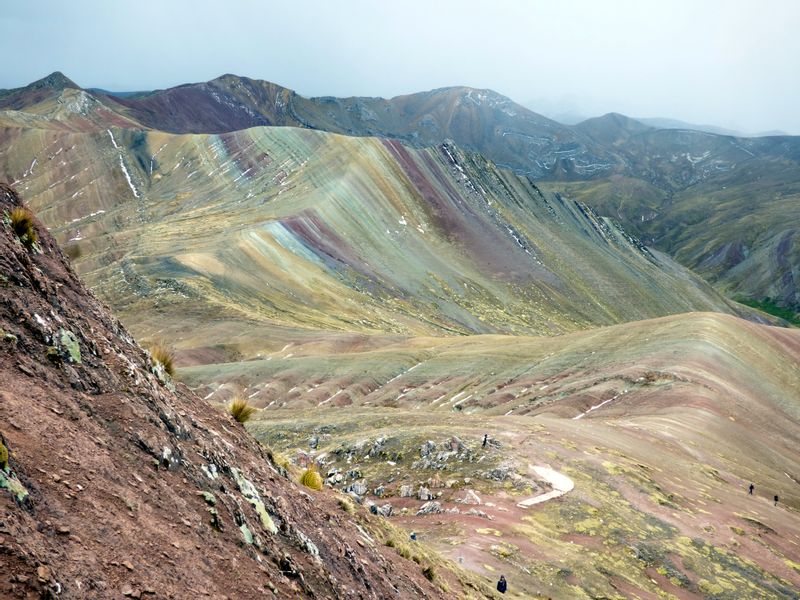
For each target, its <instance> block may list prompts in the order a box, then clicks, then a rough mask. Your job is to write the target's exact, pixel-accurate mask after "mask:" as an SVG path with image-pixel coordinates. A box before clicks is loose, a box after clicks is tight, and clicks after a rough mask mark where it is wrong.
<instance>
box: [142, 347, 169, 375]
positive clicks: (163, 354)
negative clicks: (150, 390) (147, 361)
mask: <svg viewBox="0 0 800 600" xmlns="http://www.w3.org/2000/svg"><path fill="white" fill-rule="evenodd" d="M148 350H149V351H150V357H151V358H152V359H153V362H154V363H157V364H159V365H161V367H162V368H163V369H164V372H165V373H166V374H167V375H169V376H170V377H175V354H174V353H173V352H172V349H171V348H169V347H168V346H167V345H166V344H163V343H161V342H158V343H155V344H152V345H151V346H149V347H148Z"/></svg>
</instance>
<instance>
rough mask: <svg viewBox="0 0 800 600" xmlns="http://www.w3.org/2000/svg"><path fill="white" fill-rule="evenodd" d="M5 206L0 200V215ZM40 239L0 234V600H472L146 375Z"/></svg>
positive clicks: (5, 192) (149, 370) (159, 378)
mask: <svg viewBox="0 0 800 600" xmlns="http://www.w3.org/2000/svg"><path fill="white" fill-rule="evenodd" d="M18 202H19V201H18V198H17V197H16V195H15V194H14V193H13V192H11V191H10V190H9V189H8V188H6V187H3V188H2V190H0V213H2V214H6V213H7V212H8V211H9V210H10V209H11V208H12V207H14V206H15V205H17V204H18ZM36 230H37V232H38V234H39V242H38V244H37V246H36V247H35V248H34V249H33V250H28V249H27V248H26V247H25V246H23V244H21V243H20V242H19V240H18V239H17V238H16V236H15V235H14V234H13V233H12V232H11V230H10V228H9V227H8V226H7V225H6V224H3V225H2V226H0V249H2V251H0V328H1V329H2V332H1V333H0V344H1V346H0V397H1V398H2V401H1V402H0V434H1V435H2V439H3V444H4V446H3V448H6V449H7V450H8V452H9V457H10V459H9V462H8V467H7V468H6V469H3V470H2V473H0V488H2V489H0V556H2V564H3V568H2V572H0V596H2V597H4V598H7V597H33V595H35V594H37V593H38V594H40V595H41V596H42V597H59V598H118V597H123V596H129V597H135V598H138V597H144V598H147V597H156V598H188V597H202V596H209V597H214V598H253V597H256V596H258V597H261V596H262V595H264V594H266V595H267V596H269V597H279V598H287V597H290V596H291V597H295V596H303V597H315V598H412V597H426V596H427V597H452V593H457V594H467V595H468V592H469V590H467V591H452V590H460V583H459V581H458V578H454V577H451V576H449V575H448V573H447V572H446V571H445V570H442V569H440V570H439V574H440V578H439V580H438V582H439V583H438V584H437V585H434V584H431V582H430V581H428V579H426V578H425V577H424V576H423V573H422V569H421V567H420V565H418V564H416V563H415V562H412V561H410V560H406V559H404V558H402V557H400V556H397V555H396V554H395V553H394V552H392V551H390V550H389V549H388V548H385V547H384V546H382V544H381V541H382V540H381V536H382V535H384V534H385V532H384V530H383V529H381V524H380V522H379V518H378V517H374V518H372V517H370V516H369V515H367V514H361V513H358V514H356V515H355V516H352V517H351V516H350V515H348V514H347V513H345V512H343V510H342V508H341V507H340V506H339V505H338V504H337V501H336V500H335V499H334V498H333V497H331V495H330V494H328V493H315V492H312V491H310V490H301V489H299V488H298V487H297V486H296V485H294V484H292V483H290V482H289V481H288V480H287V479H286V478H285V477H284V474H285V472H282V470H281V468H280V467H277V466H275V465H274V464H273V463H272V462H271V460H270V458H269V456H268V454H267V452H265V450H264V449H263V448H262V447H261V446H259V445H258V444H257V443H256V442H255V441H254V440H253V439H252V438H250V436H248V434H247V433H246V432H245V431H244V430H243V428H242V427H241V426H240V425H238V424H237V423H236V422H234V421H233V420H232V419H230V418H229V417H228V416H227V415H225V414H223V413H219V412H217V411H215V410H213V409H212V408H211V407H210V406H208V405H207V404H206V403H204V402H202V401H201V400H200V399H199V398H197V397H196V396H194V395H193V394H192V393H191V392H190V391H188V389H187V388H186V387H185V386H183V385H181V384H178V385H177V386H175V385H174V384H173V383H172V382H171V381H170V380H169V379H168V378H167V377H165V376H164V374H163V372H162V371H160V370H159V369H154V368H153V363H152V362H151V360H150V359H149V357H148V355H147V354H146V353H145V352H144V351H143V350H142V349H141V348H140V347H139V346H137V345H136V343H135V342H134V341H133V339H132V338H131V337H130V335H129V334H128V333H127V332H126V330H125V328H124V327H123V326H122V325H121V324H120V323H119V322H118V321H117V320H116V319H115V318H113V317H112V316H110V314H109V313H108V311H107V309H106V308H105V307H104V306H103V305H102V304H101V303H100V302H99V301H98V300H96V299H95V297H94V296H93V295H92V294H91V293H90V292H89V291H88V290H87V289H86V288H85V287H84V285H83V284H82V283H81V282H80V281H79V280H78V279H77V277H76V276H75V274H74V272H73V270H72V268H71V267H70V265H69V263H68V262H67V261H66V260H65V258H64V256H63V255H62V254H61V252H60V250H59V249H58V247H57V245H56V244H55V242H54V240H53V238H52V237H51V236H50V235H49V234H48V233H47V231H46V230H45V228H44V227H43V226H41V225H37V226H36ZM282 473H283V474H282ZM382 532H383V533H382ZM389 553H390V554H389ZM423 566H425V565H424V564H423ZM448 580H450V583H449V586H451V592H450V593H449V594H445V593H444V592H443V591H442V588H441V587H439V585H448V584H447V581H448ZM474 585H475V584H474ZM472 593H477V592H476V591H475V590H474V589H473V590H472Z"/></svg>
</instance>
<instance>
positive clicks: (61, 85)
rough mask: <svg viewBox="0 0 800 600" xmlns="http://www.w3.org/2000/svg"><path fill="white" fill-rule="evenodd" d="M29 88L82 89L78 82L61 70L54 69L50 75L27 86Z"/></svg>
mask: <svg viewBox="0 0 800 600" xmlns="http://www.w3.org/2000/svg"><path fill="white" fill-rule="evenodd" d="M27 88H28V89H29V90H38V89H44V88H52V89H55V90H63V89H66V88H74V89H76V90H79V89H81V86H79V85H78V84H77V83H75V82H74V81H72V80H71V79H70V78H69V77H67V76H66V75H64V74H63V73H62V72H61V71H53V72H52V73H50V74H49V75H47V76H45V77H42V78H41V79H39V80H37V81H34V82H33V83H31V84H29V85H28V86H27Z"/></svg>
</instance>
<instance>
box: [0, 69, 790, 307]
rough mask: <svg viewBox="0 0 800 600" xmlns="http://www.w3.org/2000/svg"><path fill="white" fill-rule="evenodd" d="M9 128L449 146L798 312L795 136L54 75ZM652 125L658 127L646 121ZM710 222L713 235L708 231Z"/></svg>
mask: <svg viewBox="0 0 800 600" xmlns="http://www.w3.org/2000/svg"><path fill="white" fill-rule="evenodd" d="M0 108H2V109H7V110H8V109H10V110H13V111H15V112H14V113H13V114H12V113H8V112H6V113H4V116H3V120H4V121H7V122H13V124H15V125H30V124H31V123H32V122H33V121H34V120H37V121H38V122H39V125H38V126H40V127H59V128H67V129H71V130H74V131H79V130H88V129H97V128H105V127H124V128H130V129H142V130H159V131H165V132H170V133H175V134H187V133H198V134H219V133H227V132H233V131H238V130H241V129H246V128H250V127H258V126H293V127H303V128H308V129H317V130H321V131H328V132H332V133H340V134H345V135H350V136H377V137H385V138H392V139H398V140H401V141H402V142H403V143H405V144H407V145H410V146H414V147H432V146H436V145H439V144H441V143H443V142H444V141H445V140H453V141H454V142H455V144H456V145H457V146H459V147H461V148H463V149H465V150H468V151H473V152H478V153H480V154H482V155H484V156H485V157H487V158H489V159H490V160H492V161H493V162H494V163H495V164H497V165H498V166H500V167H503V168H508V169H511V170H513V171H515V172H517V173H518V174H521V175H524V176H527V177H530V178H532V179H534V180H537V181H539V182H541V183H542V185H544V186H545V187H549V189H552V190H558V191H561V192H565V193H567V194H571V195H574V196H576V197H579V198H580V199H581V200H582V201H583V202H585V203H586V204H587V205H589V206H592V207H594V208H595V209H596V210H598V212H599V213H600V214H601V215H606V216H608V217H611V218H613V219H617V220H619V221H620V222H621V224H622V225H623V226H624V227H626V228H628V229H629V230H631V231H632V232H633V233H635V234H637V235H638V236H640V237H642V238H643V239H644V240H645V241H646V242H647V243H648V244H651V245H654V246H655V247H657V248H660V249H662V250H664V251H666V252H668V253H670V254H672V255H673V256H675V257H677V258H678V259H679V260H680V261H681V262H682V263H683V264H685V265H686V266H689V267H691V268H694V269H697V270H698V272H700V273H701V274H702V275H704V276H705V277H707V278H708V279H710V280H711V281H713V282H715V283H716V284H717V285H718V286H719V287H720V289H721V290H723V291H725V292H726V293H728V294H730V295H732V296H734V297H742V298H750V299H754V300H762V299H764V298H770V299H772V300H775V301H777V302H778V303H779V304H781V305H784V306H789V307H797V306H798V304H799V303H800V290H799V289H798V283H797V282H798V280H799V279H798V278H800V273H799V272H798V266H797V265H798V264H800V246H798V243H797V242H796V238H797V231H798V229H799V228H800V209H798V206H800V202H798V199H800V196H799V194H800V168H798V167H800V138H798V137H793V136H771V137H761V138H742V137H735V136H730V135H721V134H718V133H709V132H705V131H699V130H697V129H692V128H674V127H679V126H680V125H681V124H680V123H677V122H674V121H668V122H665V121H661V120H657V121H652V120H650V121H649V123H645V122H642V121H640V120H635V119H631V118H628V117H625V116H623V115H618V114H614V113H611V114H608V115H605V116H603V117H598V118H593V119H588V120H586V121H583V122H581V123H578V124H577V125H574V126H566V125H562V124H561V123H558V122H556V121H553V120H551V119H548V118H546V117H543V116H542V115H539V114H536V113H534V112H532V111H530V110H528V109H526V108H524V107H523V106H521V105H519V104H516V103H515V102H513V101H512V100H510V99H508V98H506V97H505V96H502V95H500V94H497V93H496V92H493V91H491V90H476V89H471V88H465V87H450V88H442V89H437V90H432V91H429V92H422V93H417V94H410V95H406V96H398V97H395V98H392V99H383V98H367V97H354V98H332V97H319V98H305V97H303V96H300V95H299V94H297V93H295V92H293V91H292V90H289V89H287V88H283V87H281V86H279V85H276V84H273V83H270V82H266V81H260V80H253V79H248V78H244V77H237V76H234V75H223V76H221V77H219V78H217V79H214V80H212V81H209V82H205V83H197V84H187V85H181V86H177V87H174V88H169V89H166V90H156V91H152V92H138V93H129V94H109V93H104V92H101V91H87V90H81V89H80V88H79V87H78V86H77V85H76V84H74V83H73V82H72V81H71V80H69V79H68V78H67V77H65V76H64V75H63V74H61V73H54V74H52V75H50V76H48V77H46V78H44V79H42V80H39V81H37V82H34V83H32V84H30V85H28V86H26V87H24V88H19V89H15V90H7V91H4V92H2V93H0ZM653 125H657V126H658V127H656V126H653ZM711 224H713V225H714V226H713V227H711V226H710V225H711Z"/></svg>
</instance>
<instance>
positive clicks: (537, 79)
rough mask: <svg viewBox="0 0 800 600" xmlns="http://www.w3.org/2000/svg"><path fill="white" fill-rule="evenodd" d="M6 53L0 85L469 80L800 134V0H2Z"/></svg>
mask: <svg viewBox="0 0 800 600" xmlns="http://www.w3.org/2000/svg"><path fill="white" fill-rule="evenodd" d="M0 65H2V68H1V69H0V87H4V88H8V87H18V86H22V85H25V84H27V83H30V82H31V81H33V80H35V79H38V78H40V77H42V76H44V75H46V74H47V73H50V72H52V71H55V70H60V71H63V72H64V73H65V74H66V75H67V76H68V77H70V78H72V79H73V80H74V81H75V82H76V83H78V84H80V85H82V86H84V87H102V88H106V89H111V90H117V91H121V90H143V89H154V88H163V87H170V86H173V85H177V84H180V83H187V82H195V81H205V80H208V79H212V78H214V77H216V76H218V75H221V74H223V73H235V74H237V75H245V76H248V77H253V78H257V79H267V80H270V81H274V82H276V83H279V84H281V85H284V86H287V87H290V88H293V89H295V90H296V91H298V92H299V93H301V94H304V95H308V96H314V95H335V96H351V95H368V96H387V97H388V96H394V95H398V94H404V93H409V92H415V91H422V90H427V89H432V88H437V87H444V86H449V85H469V86H473V87H478V88H491V89H493V90H496V91H498V92H500V93H503V94H505V95H507V96H510V97H511V98H513V99H514V100H516V101H517V102H520V103H522V104H526V105H529V106H532V107H534V108H535V109H536V108H538V109H539V110H541V111H543V112H549V113H550V114H557V113H563V112H572V113H575V112H577V113H580V114H582V115H586V116H595V115H599V114H603V113H606V112H611V111H616V112H621V113H625V114H627V115H631V116H638V117H652V116H658V117H671V118H676V119H682V120H685V121H689V122H693V123H698V124H714V125H721V126H725V127H730V128H733V129H738V130H742V131H747V132H757V131H764V130H774V129H779V130H784V131H788V132H790V133H796V134H800V0H752V1H745V0H652V1H651V0H631V1H628V0H586V1H584V0H573V1H571V0H546V1H540V0H529V1H527V2H526V1H523V0H517V1H514V0H482V1H472V0H461V1H450V0H427V1H424V2H423V1H417V0H401V1H396V2H389V1H383V0H372V1H367V0H364V1H356V0H333V1H331V0H319V1H308V0H283V1H281V2H272V1H267V0H263V1H256V0H224V1H222V0H219V1H215V2H212V1H208V0H136V1H128V0H120V1H114V0H72V1H70V2H67V1H64V0H37V1H32V0H2V3H1V4H0Z"/></svg>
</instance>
